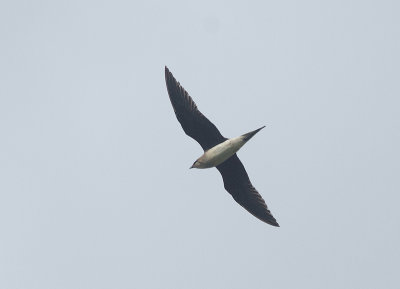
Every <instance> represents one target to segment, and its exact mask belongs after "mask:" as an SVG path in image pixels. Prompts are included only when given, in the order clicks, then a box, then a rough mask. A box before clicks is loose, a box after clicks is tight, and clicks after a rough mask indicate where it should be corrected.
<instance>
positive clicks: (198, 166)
mask: <svg viewBox="0 0 400 289" xmlns="http://www.w3.org/2000/svg"><path fill="white" fill-rule="evenodd" d="M201 168H202V163H201V162H199V160H196V161H195V162H194V163H193V165H192V166H191V167H190V168H189V169H201Z"/></svg>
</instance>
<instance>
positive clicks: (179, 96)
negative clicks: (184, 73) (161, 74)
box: [165, 67, 226, 151]
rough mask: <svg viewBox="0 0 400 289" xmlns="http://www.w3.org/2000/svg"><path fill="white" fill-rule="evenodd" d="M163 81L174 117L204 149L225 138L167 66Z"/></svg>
mask: <svg viewBox="0 0 400 289" xmlns="http://www.w3.org/2000/svg"><path fill="white" fill-rule="evenodd" d="M165 82H166V83H167V89H168V94H169V99H170V100H171V103H172V106H173V108H174V111H175V115H176V118H177V119H178V121H179V122H180V123H181V126H182V128H183V130H184V131H185V133H186V134H187V135H188V136H190V137H192V138H193V139H195V140H196V141H197V142H198V143H199V144H200V145H201V147H202V148H203V150H204V151H206V150H208V149H209V148H212V147H213V146H215V145H217V144H219V143H221V142H223V141H225V140H226V139H225V138H224V137H223V136H222V135H221V133H220V132H219V130H218V129H217V127H216V126H215V125H214V124H213V123H212V122H211V121H209V120H208V119H207V118H206V117H205V116H204V115H203V114H202V113H201V112H200V111H199V110H198V109H197V106H196V104H195V103H194V101H193V99H192V98H191V97H190V95H189V94H188V93H187V92H186V90H185V89H184V88H183V87H182V86H181V85H180V83H179V82H177V81H176V79H175V78H174V76H173V75H172V73H171V72H170V71H169V70H168V68H167V67H165Z"/></svg>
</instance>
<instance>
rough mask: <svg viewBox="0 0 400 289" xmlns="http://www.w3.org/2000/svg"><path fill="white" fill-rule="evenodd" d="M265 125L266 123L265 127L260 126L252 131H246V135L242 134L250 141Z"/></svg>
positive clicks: (245, 139)
mask: <svg viewBox="0 0 400 289" xmlns="http://www.w3.org/2000/svg"><path fill="white" fill-rule="evenodd" d="M264 127H265V125H264V126H263V127H260V128H258V129H256V130H253V131H251V132H248V133H245V134H244V135H242V138H243V140H244V141H245V142H247V141H249V140H250V139H251V138H252V137H253V136H254V135H255V134H256V133H258V132H259V131H260V130H262V129H263V128H264Z"/></svg>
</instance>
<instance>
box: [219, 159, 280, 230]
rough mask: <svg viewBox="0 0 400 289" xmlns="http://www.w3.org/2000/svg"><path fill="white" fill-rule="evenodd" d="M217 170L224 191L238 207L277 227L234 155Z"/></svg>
mask: <svg viewBox="0 0 400 289" xmlns="http://www.w3.org/2000/svg"><path fill="white" fill-rule="evenodd" d="M217 169H218V170H219V172H220V173H221V175H222V179H223V180H224V187H225V189H226V190H227V191H228V193H230V194H231V195H232V197H233V198H234V199H235V201H236V202H237V203H238V204H239V205H241V206H242V207H243V208H245V209H246V210H247V211H248V212H249V213H251V214H252V215H253V216H255V217H257V218H258V219H260V220H261V221H263V222H265V223H268V224H270V225H272V226H275V227H279V224H278V223H277V222H276V220H275V218H274V217H273V216H272V214H271V211H270V210H269V209H268V206H267V204H266V203H265V201H264V199H263V198H262V197H261V195H260V194H259V193H258V192H257V190H256V188H254V187H253V185H252V184H251V182H250V179H249V176H248V175H247V172H246V170H245V168H244V166H243V164H242V162H241V161H240V160H239V158H238V156H237V155H236V154H234V155H233V156H231V157H230V158H229V159H227V160H226V161H225V162H223V163H222V164H220V165H218V166H217Z"/></svg>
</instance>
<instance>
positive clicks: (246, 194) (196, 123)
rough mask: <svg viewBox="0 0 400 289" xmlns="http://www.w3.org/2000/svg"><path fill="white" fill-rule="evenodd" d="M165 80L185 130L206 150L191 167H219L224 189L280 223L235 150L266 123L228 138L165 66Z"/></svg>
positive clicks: (265, 219)
mask: <svg viewBox="0 0 400 289" xmlns="http://www.w3.org/2000/svg"><path fill="white" fill-rule="evenodd" d="M165 80H166V83H167V89H168V94H169V98H170V100H171V103H172V106H173V108H174V112H175V115H176V117H177V119H178V121H179V122H180V124H181V125H182V128H183V130H184V131H185V133H186V134H187V135H188V136H190V137H192V138H194V139H195V140H196V141H197V142H198V143H199V144H200V145H201V146H202V148H203V150H204V154H203V155H202V156H201V157H200V158H198V159H197V160H196V161H195V162H194V163H193V165H192V167H191V168H199V169H205V168H212V167H216V168H217V169H218V171H219V172H220V173H221V175H222V178H223V181H224V187H225V189H226V190H227V191H228V192H229V193H230V194H231V195H232V197H233V198H234V200H235V201H236V202H237V203H239V204H240V205H241V206H242V207H244V208H245V209H246V210H247V211H248V212H250V213H251V214H252V215H254V216H255V217H257V218H258V219H260V220H261V221H263V222H266V223H268V224H270V225H272V226H276V227H279V224H278V223H277V222H276V220H275V218H274V217H273V216H272V214H271V212H270V211H269V209H268V207H267V205H266V203H265V201H264V199H263V198H262V197H261V195H260V194H259V193H258V192H257V190H256V189H255V188H254V187H253V185H252V184H251V182H250V179H249V176H248V175H247V172H246V170H245V168H244V166H243V164H242V162H241V161H240V160H239V158H238V157H237V155H236V152H237V151H238V150H239V149H240V148H241V147H242V146H243V145H244V144H245V143H246V142H247V141H248V140H249V139H251V138H252V137H253V136H254V135H255V134H256V133H257V132H259V131H260V130H261V129H263V128H264V127H261V128H259V129H256V130H254V131H251V132H249V133H246V134H244V135H241V136H238V137H235V138H231V139H227V138H225V137H223V136H222V135H221V133H220V132H219V130H218V129H217V127H216V126H215V125H214V124H213V123H212V122H210V121H209V120H208V119H207V118H206V117H205V116H204V115H203V114H202V113H201V112H200V111H199V110H198V109H197V106H196V104H195V103H194V101H193V99H192V98H191V97H190V95H189V94H188V93H187V92H186V90H185V89H184V88H183V87H182V86H181V85H180V84H179V82H177V81H176V80H175V78H174V77H173V75H172V73H171V72H170V71H169V70H168V68H167V67H165Z"/></svg>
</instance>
